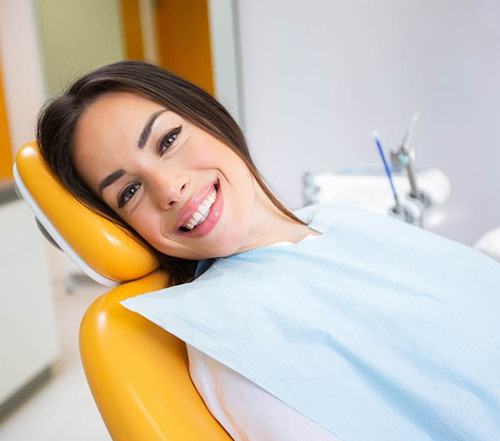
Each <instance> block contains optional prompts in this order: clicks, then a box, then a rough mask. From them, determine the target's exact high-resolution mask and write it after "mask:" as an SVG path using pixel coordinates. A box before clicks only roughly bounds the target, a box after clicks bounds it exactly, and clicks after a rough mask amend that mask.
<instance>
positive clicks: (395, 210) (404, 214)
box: [372, 132, 422, 226]
mask: <svg viewBox="0 0 500 441" xmlns="http://www.w3.org/2000/svg"><path fill="white" fill-rule="evenodd" d="M372 135H373V138H374V139H375V144H376V146H377V149H378V152H379V155H380V158H381V159H382V162H383V164H384V170H385V174H386V176H387V179H388V180H389V184H390V186H391V191H392V195H393V197H394V206H393V207H392V208H391V209H390V212H389V214H391V215H393V216H395V217H398V218H400V219H402V220H404V221H405V222H409V223H412V224H417V225H419V226H422V216H421V215H420V216H415V214H414V213H413V212H411V211H410V210H409V209H408V208H407V207H406V206H404V205H403V204H401V202H400V200H399V196H398V193H397V191H396V187H395V186H394V182H393V180H392V173H391V167H390V166H389V164H388V163H387V160H386V158H385V154H384V149H383V147H382V143H381V141H380V136H379V134H378V133H377V132H373V133H372Z"/></svg>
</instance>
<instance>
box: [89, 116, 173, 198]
mask: <svg viewBox="0 0 500 441" xmlns="http://www.w3.org/2000/svg"><path fill="white" fill-rule="evenodd" d="M166 111H167V109H161V110H158V111H156V112H154V113H152V114H151V116H150V117H149V118H148V120H147V122H146V125H145V126H144V128H143V129H142V132H141V136H140V137H139V141H138V143H137V147H139V148H140V149H143V148H144V146H145V145H146V143H147V142H148V138H149V135H150V134H151V129H152V128H153V124H154V122H155V121H156V118H158V117H159V116H160V115H161V114H162V113H164V112H166ZM124 174H125V170H123V169H122V168H121V169H119V170H115V171H114V172H113V173H111V174H109V175H108V176H106V177H105V178H104V179H103V180H102V181H101V183H100V184H99V187H98V190H99V194H102V192H103V190H104V189H105V188H106V187H108V186H110V185H111V184H112V183H113V182H115V181H116V180H118V179H120V178H121V177H122V176H123V175H124Z"/></svg>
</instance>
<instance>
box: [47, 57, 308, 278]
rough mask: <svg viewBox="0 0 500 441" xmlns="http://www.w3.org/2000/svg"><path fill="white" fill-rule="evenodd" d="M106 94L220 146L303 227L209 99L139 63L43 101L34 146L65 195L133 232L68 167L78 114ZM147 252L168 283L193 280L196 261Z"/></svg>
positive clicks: (101, 72)
mask: <svg viewBox="0 0 500 441" xmlns="http://www.w3.org/2000/svg"><path fill="white" fill-rule="evenodd" d="M112 91H127V92H132V93H135V94H138V95H142V96H144V97H146V98H148V99H150V100H152V101H154V102H156V103H158V104H161V105H163V106H165V107H166V108H167V109H169V110H171V111H173V112H175V113H177V114H178V115H180V116H181V117H183V118H185V119H187V120H188V121H190V122H191V123H193V124H195V125H196V126H197V127H199V128H201V129H202V130H204V131H206V132H208V133H209V134H211V135H212V136H214V137H216V138H217V139H219V140H220V141H222V142H223V143H224V144H226V145H227V146H228V147H229V148H230V149H231V150H233V151H234V152H235V153H236V154H237V155H238V156H239V157H240V158H241V159H242V160H243V162H244V163H245V164H246V165H247V167H248V169H249V170H250V172H251V173H252V174H253V176H254V177H255V179H256V181H257V182H258V184H259V185H260V187H261V188H262V190H263V191H264V192H265V194H266V195H267V196H268V197H269V199H270V200H271V201H272V203H273V204H274V205H275V206H276V207H277V208H278V209H279V210H280V211H281V212H283V213H284V214H285V215H286V216H288V217H289V218H290V219H293V220H294V221H296V222H298V223H301V224H304V222H302V221H301V220H300V219H299V218H297V217H296V216H295V215H294V214H293V213H292V212H291V211H290V210H288V209H287V208H286V207H285V206H284V205H283V204H282V203H281V202H280V201H279V200H278V198H277V197H276V196H274V194H273V193H272V192H271V190H269V188H268V186H267V184H266V183H265V181H264V179H263V177H262V176H261V174H260V173H259V171H258V170H257V168H256V166H255V164H254V162H253V160H252V158H251V156H250V153H249V151H248V147H247V144H246V141H245V138H244V136H243V133H242V132H241V129H240V128H239V126H238V124H237V123H236V122H235V121H234V119H233V118H232V117H231V115H230V114H229V113H228V112H227V110H226V109H225V108H224V107H223V106H222V105H221V104H220V103H219V102H218V101H217V100H216V99H215V98H213V97H212V96H211V95H209V94H208V93H206V92H205V91H203V90H202V89H200V88H199V87H197V86H196V85H194V84H192V83H189V82H188V81H186V80H183V79H182V78H180V77H178V76H176V75H174V74H172V73H170V72H168V71H166V70H164V69H162V68H160V67H158V66H155V65H153V64H149V63H144V62H139V61H121V62H118V63H113V64H109V65H107V66H103V67H101V68H98V69H96V70H94V71H92V72H90V73H88V74H86V75H84V76H83V77H82V78H80V79H78V80H77V81H76V82H75V83H74V84H73V85H71V86H70V87H69V88H68V89H67V90H66V91H65V92H64V93H63V95H61V96H60V97H58V98H56V99H53V100H51V101H49V102H47V103H46V104H45V106H44V107H43V108H42V110H41V111H40V114H39V116H38V124H37V141H38V144H39V146H40V149H41V151H42V154H43V156H44V158H45V160H46V161H47V163H48V164H49V167H50V168H51V169H52V170H53V171H54V173H55V174H56V175H57V176H58V177H59V179H60V180H61V181H62V183H63V184H64V185H65V186H66V187H67V188H68V190H69V191H70V192H71V193H72V194H73V195H74V196H75V197H76V198H77V199H79V200H80V201H82V203H84V204H85V205H86V206H88V207H89V208H90V209H92V210H94V211H96V212H97V213H99V214H101V215H103V216H104V217H106V218H108V219H110V220H112V221H113V222H116V223H117V224H119V225H121V226H122V227H124V228H126V229H128V230H129V231H133V230H132V228H131V227H130V226H129V225H127V224H125V223H124V222H123V220H122V219H121V218H120V217H119V216H118V215H117V214H116V213H115V212H114V211H113V210H112V209H111V208H110V207H108V206H107V205H106V204H105V203H104V202H103V201H102V200H100V199H99V198H98V197H97V196H96V195H95V194H94V193H93V192H92V191H91V190H90V189H89V188H88V187H87V185H86V184H85V183H84V182H83V180H82V179H81V177H80V176H79V175H78V173H77V171H76V169H75V167H74V165H73V139H74V132H75V127H76V124H77V122H78V119H79V117H80V115H81V114H82V112H83V111H84V110H85V108H86V107H88V106H89V105H90V104H91V103H92V102H94V101H95V100H96V99H97V98H99V97H100V96H102V95H103V94H105V93H108V92H112ZM136 235H137V233H136ZM152 251H153V252H154V253H155V254H156V255H157V256H158V258H159V260H160V263H161V266H162V267H163V268H164V269H165V270H167V271H168V272H169V274H170V279H171V283H172V284H179V283H186V282H188V281H191V280H193V279H194V272H195V269H196V264H197V261H196V260H189V259H182V258H178V257H172V256H167V255H165V254H162V253H160V252H159V251H158V250H155V249H153V250H152Z"/></svg>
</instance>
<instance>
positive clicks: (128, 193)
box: [118, 183, 141, 208]
mask: <svg viewBox="0 0 500 441" xmlns="http://www.w3.org/2000/svg"><path fill="white" fill-rule="evenodd" d="M140 186H141V184H139V183H136V184H132V185H129V186H128V187H127V188H125V190H123V191H122V192H121V193H120V195H119V196H118V208H123V207H124V206H125V204H126V203H127V202H128V201H129V200H130V199H132V197H133V196H134V194H135V193H137V190H139V188H140Z"/></svg>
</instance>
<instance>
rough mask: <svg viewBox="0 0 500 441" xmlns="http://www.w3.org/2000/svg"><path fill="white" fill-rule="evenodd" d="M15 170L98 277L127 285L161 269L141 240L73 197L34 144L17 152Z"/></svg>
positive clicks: (40, 206) (49, 217)
mask: <svg viewBox="0 0 500 441" xmlns="http://www.w3.org/2000/svg"><path fill="white" fill-rule="evenodd" d="M16 167H17V171H18V172H19V175H20V177H21V178H22V180H23V183H24V185H25V186H26V187H27V189H28V190H29V193H30V194H31V196H32V198H33V199H34V200H35V202H36V203H37V205H38V206H39V208H40V209H41V211H42V212H43V213H44V214H45V216H47V218H48V219H49V220H50V222H51V223H52V225H54V227H55V228H56V230H57V231H59V233H60V234H61V235H62V236H63V238H64V239H65V240H66V242H67V243H68V244H69V245H70V246H71V248H72V249H73V250H74V251H75V252H76V254H78V255H79V256H80V257H81V258H82V259H83V260H84V261H85V262H87V264H88V265H90V266H91V267H92V268H94V270H96V271H97V272H98V273H99V274H102V275H103V276H105V277H107V278H109V279H113V280H116V281H128V280H134V279H137V278H138V277H142V276H144V275H146V274H149V273H150V272H152V271H154V270H155V269H156V268H158V261H157V259H156V258H155V257H154V255H153V254H152V253H151V252H150V251H149V250H148V249H147V248H146V247H145V246H144V245H143V243H142V242H141V241H140V239H138V238H137V237H133V236H132V235H131V234H130V233H129V232H128V231H125V230H124V229H122V228H121V227H120V226H118V225H117V224H114V223H113V222H111V221H109V220H108V219H105V218H104V217H102V216H98V215H96V213H95V212H93V211H92V210H90V209H88V208H87V207H86V206H84V205H83V204H82V203H81V202H79V201H77V200H76V199H75V198H74V197H73V196H71V194H70V193H69V192H68V190H66V189H65V188H64V187H63V186H62V184H61V182H60V181H59V179H57V177H55V176H54V175H53V173H52V172H51V170H50V169H49V167H48V165H47V164H46V163H45V161H44V159H43V157H42V155H41V153H40V150H39V149H38V146H37V145H36V144H35V143H29V144H26V145H25V146H23V147H21V149H20V150H19V151H18V152H17V155H16ZM82 233H84V234H82Z"/></svg>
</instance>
